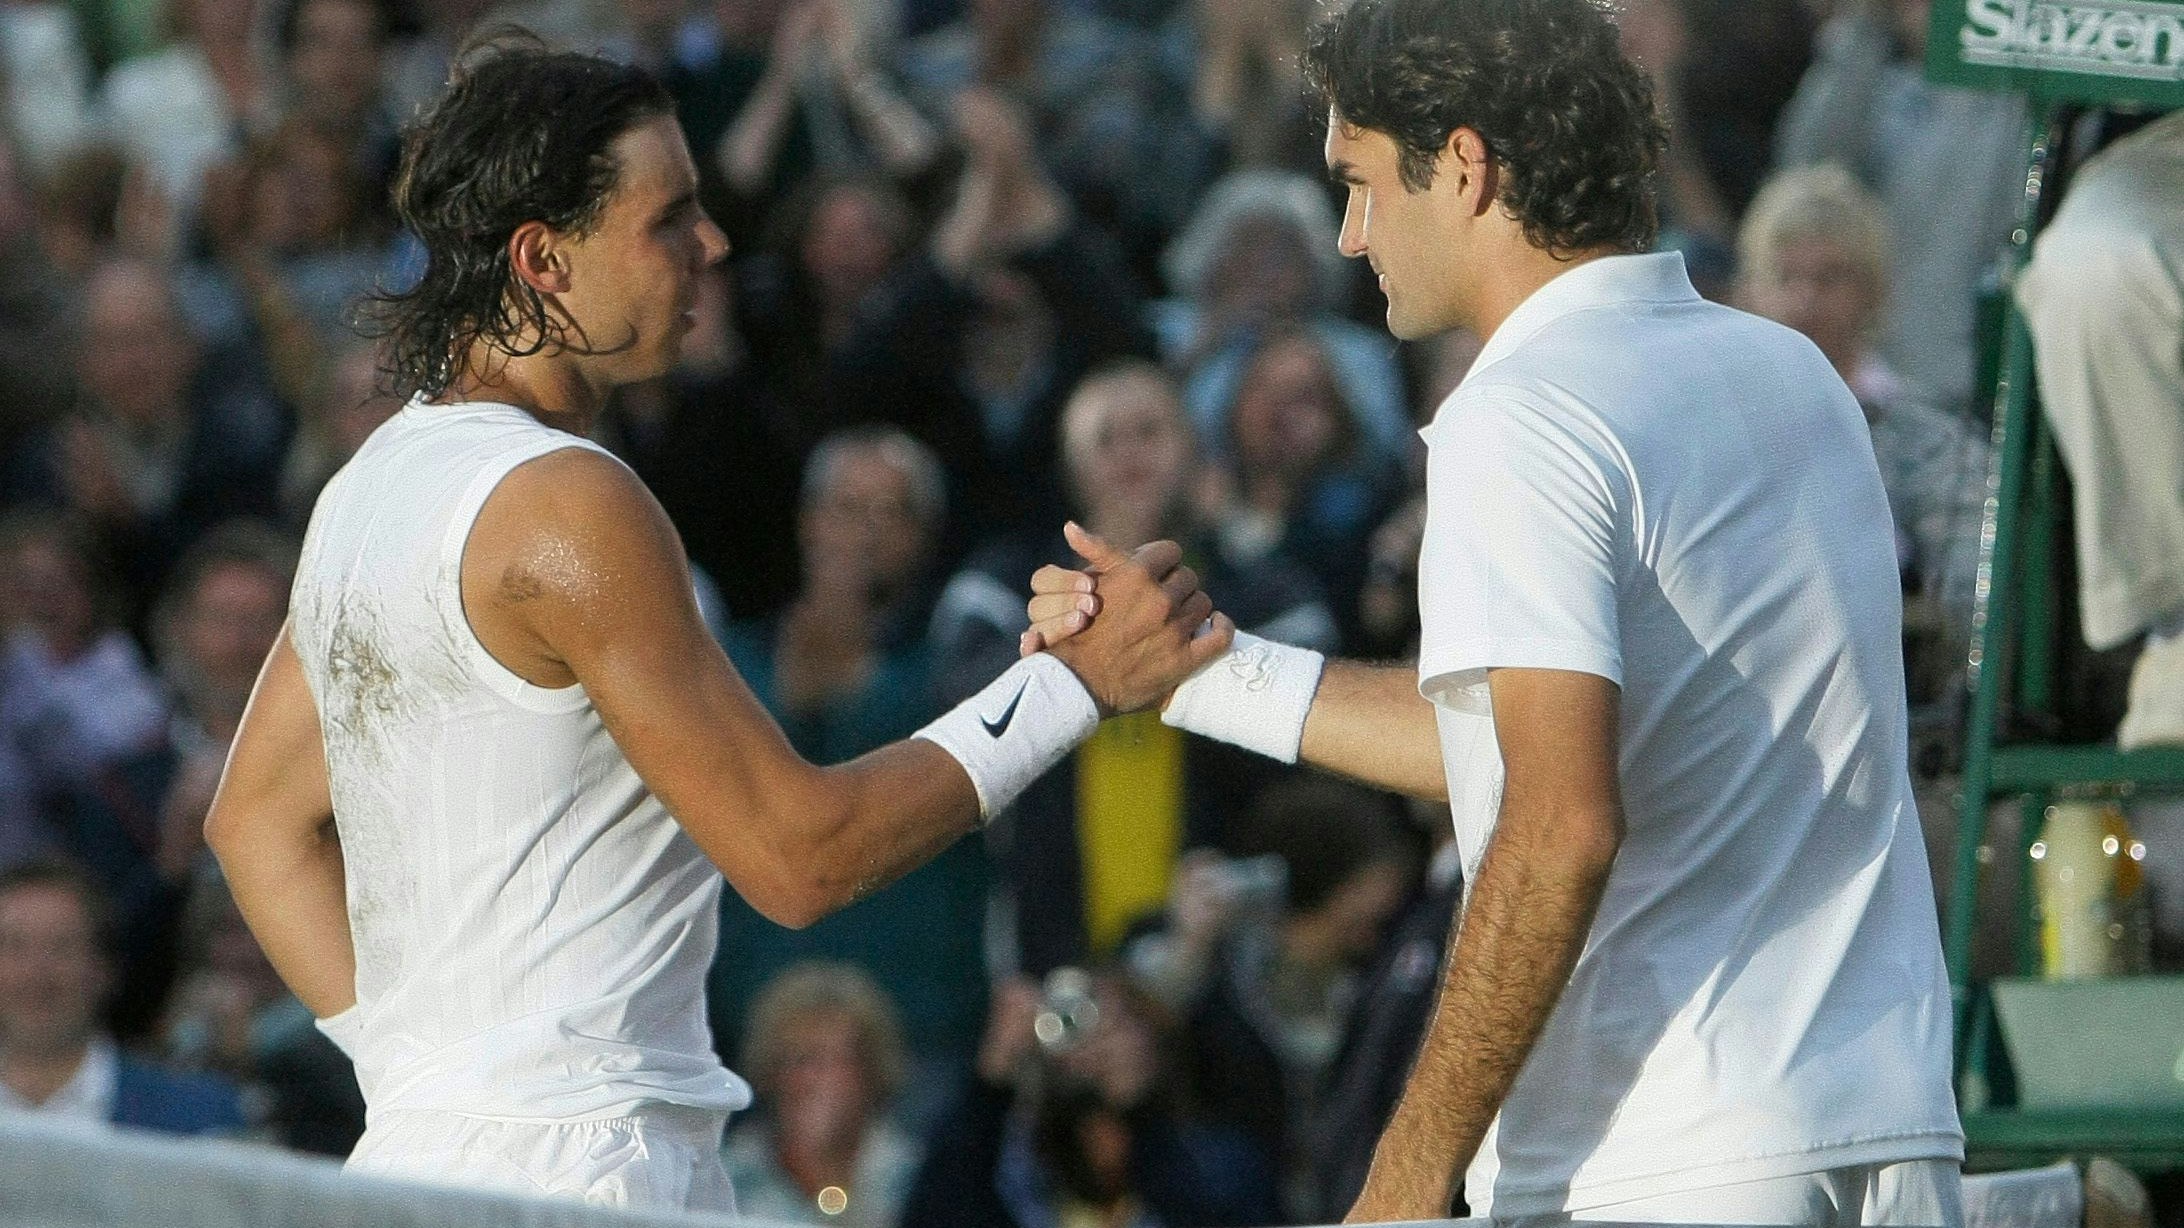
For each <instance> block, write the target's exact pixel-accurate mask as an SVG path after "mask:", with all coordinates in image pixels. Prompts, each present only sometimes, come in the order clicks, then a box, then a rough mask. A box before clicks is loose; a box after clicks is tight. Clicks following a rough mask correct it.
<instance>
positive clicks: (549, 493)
mask: <svg viewBox="0 0 2184 1228" xmlns="http://www.w3.org/2000/svg"><path fill="white" fill-rule="evenodd" d="M493 501H494V502H504V501H513V502H519V503H525V504H536V505H538V508H539V510H540V511H541V512H542V513H545V514H550V515H557V516H568V515H582V514H584V513H587V512H590V511H613V510H629V509H632V508H635V507H640V506H651V505H653V504H654V503H655V500H654V499H653V497H652V492H651V491H650V490H648V489H647V488H646V487H645V484H644V482H643V480H642V479H640V478H639V477H638V476H637V474H636V473H635V472H634V471H632V470H631V469H630V467H629V466H628V465H626V464H624V463H622V461H621V460H620V459H618V458H617V457H615V456H614V454H612V453H610V452H608V451H606V450H605V449H603V448H599V447H596V446H593V445H592V444H590V443H588V442H586V441H584V440H581V439H578V438H576V437H574V436H571V437H570V439H569V441H568V443H567V445H566V446H564V447H558V448H551V449H548V450H546V451H542V452H540V453H539V454H538V455H537V456H534V457H531V458H530V459H529V460H526V461H524V462H522V463H521V464H519V465H517V466H515V467H514V468H512V469H510V470H509V471H508V476H507V477H505V478H503V479H502V480H501V483H500V485H499V487H498V488H497V489H496V490H495V491H494V494H493Z"/></svg>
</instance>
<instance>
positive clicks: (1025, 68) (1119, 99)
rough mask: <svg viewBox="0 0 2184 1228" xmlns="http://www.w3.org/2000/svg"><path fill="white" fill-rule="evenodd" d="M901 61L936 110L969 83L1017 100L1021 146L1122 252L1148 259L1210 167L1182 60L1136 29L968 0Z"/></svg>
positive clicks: (1061, 10)
mask: <svg viewBox="0 0 2184 1228" xmlns="http://www.w3.org/2000/svg"><path fill="white" fill-rule="evenodd" d="M1224 2H1228V3H1234V2H1236V0H1224ZM902 65H903V75H904V76H905V77H906V78H907V79H908V81H909V82H910V84H911V86H912V87H913V88H914V89H915V90H916V91H918V92H919V94H920V95H921V96H922V97H923V98H924V99H925V101H926V104H927V106H928V107H930V108H931V109H934V110H936V111H944V110H946V109H948V108H951V107H953V106H954V105H956V100H957V98H958V97H959V96H960V95H961V94H962V92H963V91H965V90H967V89H971V88H972V87H974V86H977V87H983V88H985V89H989V90H993V91H996V92H998V93H1001V94H1003V95H1006V96H1008V97H1009V98H1011V99H1012V100H1014V101H1015V102H1016V104H1017V105H1019V106H1021V107H1022V108H1023V109H1024V112H1025V115H1026V116H1027V117H1028V122H1029V125H1030V131H1031V133H1032V134H1033V139H1032V140H1030V141H1028V142H1026V143H1025V145H1024V149H1023V151H1022V152H1023V156H1026V157H1031V158H1037V159H1039V160H1040V161H1041V162H1043V163H1044V165H1045V167H1046V169H1047V171H1048V173H1049V174H1051V175H1052V176H1053V177H1054V178H1055V179H1056V181H1057V182H1059V183H1060V184H1061V185H1062V187H1063V189H1064V190H1065V191H1066V192H1067V193H1068V194H1069V197H1070V199H1071V200H1072V201H1073V202H1074V203H1075V204H1076V206H1077V207H1078V208H1079V209H1081V210H1082V211H1083V212H1084V214H1085V216H1086V217H1087V218H1088V219H1090V220H1091V221H1092V222H1093V223H1094V224H1095V225H1098V226H1100V227H1102V228H1103V229H1105V230H1107V231H1108V232H1109V233H1110V234H1112V235H1114V236H1115V237H1116V238H1117V239H1118V240H1120V241H1121V243H1122V244H1123V247H1124V250H1125V251H1126V252H1128V253H1130V255H1131V256H1132V258H1133V264H1135V263H1136V260H1137V259H1138V258H1140V257H1143V258H1147V259H1148V260H1149V258H1150V256H1151V255H1152V254H1153V253H1154V252H1156V251H1157V250H1158V244H1159V242H1160V241H1161V240H1162V239H1164V238H1165V237H1166V236H1167V235H1168V233H1169V232H1171V231H1172V230H1174V228H1175V227H1176V226H1177V225H1178V224H1180V223H1181V222H1182V220H1183V218H1184V217H1185V215H1186V214H1187V213H1188V212H1189V210H1190V206H1191V202H1192V200H1194V199H1195V198H1196V196H1197V195H1198V192H1199V189H1200V188H1201V187H1202V185H1204V184H1205V182H1206V181H1207V180H1208V179H1209V178H1211V177H1212V173H1213V167H1214V161H1213V157H1214V151H1213V143H1212V142H1211V141H1210V140H1209V139H1208V138H1207V137H1206V136H1205V134H1204V133H1203V132H1201V131H1200V130H1199V128H1198V125H1197V123H1196V122H1195V121H1194V119H1193V118H1192V115H1191V100H1190V90H1191V87H1190V80H1189V78H1188V77H1187V76H1185V77H1174V76H1170V75H1168V71H1167V70H1169V69H1170V68H1171V67H1183V68H1187V67H1188V66H1187V65H1184V66H1170V65H1168V64H1166V63H1164V62H1163V61H1162V60H1161V58H1159V57H1157V56H1156V55H1154V54H1153V50H1152V47H1151V44H1150V41H1149V39H1148V37H1147V36H1146V35H1145V34H1144V33H1143V32H1141V31H1138V30H1134V29H1132V28H1130V27H1128V26H1124V25H1122V24H1120V23H1117V22H1114V21H1110V20H1108V19H1106V18H1104V17H1100V16H1098V15H1096V14H1092V13H1086V12H1082V11H1076V10H1072V9H1071V8H1070V7H1068V6H1067V5H1064V4H1061V3H1058V0H968V3H967V4H966V5H965V11H964V15H963V18H962V19H961V20H960V21H957V22H955V23H953V24H951V25H949V26H947V27H945V28H942V29H939V30H935V31H933V32H932V33H930V34H926V35H924V36H922V37H920V38H917V39H915V40H913V41H911V42H910V43H909V44H907V45H906V46H905V47H904V48H903V51H902ZM1154 168H1157V171H1156V170H1155V169H1154Z"/></svg>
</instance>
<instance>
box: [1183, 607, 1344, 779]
mask: <svg viewBox="0 0 2184 1228" xmlns="http://www.w3.org/2000/svg"><path fill="white" fill-rule="evenodd" d="M1326 668H1327V658H1326V657H1324V656H1322V655H1320V654H1319V653H1316V652H1314V651H1312V650H1311V649H1309V648H1292V647H1290V646H1289V645H1287V644H1277V643H1275V642H1274V641H1272V640H1262V639H1260V638H1259V637H1258V636H1256V635H1246V634H1245V633H1243V632H1241V631H1239V632H1237V633H1236V641H1235V643H1233V644H1231V645H1230V646H1229V650H1228V651H1227V652H1225V653H1223V654H1221V655H1220V656H1218V657H1215V658H1214V659H1213V660H1212V661H1210V662H1208V663H1207V664H1206V665H1205V666H1204V667H1203V668H1201V669H1200V670H1199V671H1198V672H1197V673H1195V674H1192V675H1191V676H1190V677H1189V678H1187V679H1185V680H1184V682H1183V685H1182V686H1179V687H1177V688H1176V689H1175V695H1174V697H1173V698H1171V699H1169V700H1168V706H1167V707H1166V708H1164V709H1162V710H1161V713H1160V719H1161V722H1162V723H1163V724H1167V725H1172V726H1174V727H1175V728H1177V729H1181V730H1185V731H1187V732H1190V733H1195V734H1197V735H1199V736H1200V737H1204V738H1212V739H1214V740H1215V741H1217V742H1227V743H1229V744H1231V745H1234V746H1241V747H1243V748H1244V749H1245V750H1248V751H1254V752H1256V753H1258V754H1261V755H1265V756H1266V757H1267V758H1269V759H1279V760H1280V761H1282V762H1283V763H1295V762H1296V761H1297V748H1298V747H1299V746H1301V745H1302V744H1303V742H1304V718H1305V715H1306V714H1307V713H1309V712H1310V711H1311V710H1312V696H1313V695H1314V694H1315V693H1316V692H1317V691H1318V690H1319V680H1320V671H1322V670H1324V669H1326Z"/></svg>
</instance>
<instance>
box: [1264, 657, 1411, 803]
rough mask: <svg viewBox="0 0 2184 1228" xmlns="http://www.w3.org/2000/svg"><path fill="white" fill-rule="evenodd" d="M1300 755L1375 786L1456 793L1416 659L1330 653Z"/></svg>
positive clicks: (1306, 720) (1305, 730)
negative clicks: (1374, 659)
mask: <svg viewBox="0 0 2184 1228" xmlns="http://www.w3.org/2000/svg"><path fill="white" fill-rule="evenodd" d="M1298 756H1299V758H1301V759H1302V760H1303V761H1304V762H1306V763H1309V764H1311V765H1312V766H1314V767H1317V768H1323V769H1325V770H1327V771H1330V772H1337V773H1340V774H1342V775H1344V776H1348V777H1351V778H1352V779H1355V780H1361V781H1363V782H1365V783H1366V784H1369V785H1372V786H1374V787H1375V788H1381V789H1387V790H1390V791H1392V792H1396V793H1403V794H1407V795H1409V796H1411V797H1422V798H1427V799H1430V800H1435V801H1446V800H1447V799H1448V776H1447V773H1446V772H1445V771H1444V769H1443V767H1442V764H1441V741H1440V732H1439V729H1438V727H1437V726H1436V724H1435V722H1434V718H1433V705H1432V704H1430V703H1427V702H1426V700H1425V697H1424V696H1422V695H1420V694H1419V693H1418V671H1417V669H1416V668H1415V667H1413V666H1409V665H1367V664H1364V663H1362V662H1357V661H1329V662H1328V663H1327V670H1326V672H1325V673H1323V674H1322V675H1321V676H1320V684H1319V691H1318V693H1317V694H1315V695H1314V696H1313V699H1312V710H1311V713H1310V715H1308V716H1306V717H1305V722H1304V742H1303V744H1302V746H1301V747H1299V749H1298Z"/></svg>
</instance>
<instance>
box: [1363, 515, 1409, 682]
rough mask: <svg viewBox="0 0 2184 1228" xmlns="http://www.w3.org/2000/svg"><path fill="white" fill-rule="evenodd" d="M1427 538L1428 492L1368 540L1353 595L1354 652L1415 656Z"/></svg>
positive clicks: (1381, 656)
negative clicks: (1362, 579) (1359, 583)
mask: <svg viewBox="0 0 2184 1228" xmlns="http://www.w3.org/2000/svg"><path fill="white" fill-rule="evenodd" d="M1425 539H1426V496H1425V493H1424V492H1423V491H1417V492H1415V493H1413V494H1412V495H1411V496H1410V497H1409V498H1407V499H1405V500H1404V501H1403V503H1402V505H1401V506H1399V507H1397V508H1396V509H1395V511H1394V512H1393V513H1391V514H1390V515H1389V516H1388V518H1387V519H1386V520H1383V521H1381V522H1380V527H1379V528H1377V529H1374V530H1373V535H1372V538H1371V540H1370V541H1368V542H1367V543H1366V547H1365V550H1366V554H1365V585H1364V587H1363V588H1361V589H1359V590H1358V594H1357V624H1358V626H1357V629H1358V651H1359V654H1360V655H1361V656H1363V657H1365V658H1366V659H1368V660H1388V661H1407V660H1411V659H1413V658H1415V657H1416V656H1417V655H1418V635H1419V630H1420V628H1419V620H1418V549H1419V547H1420V545H1422V544H1423V543H1424V541H1425Z"/></svg>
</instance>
